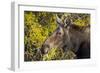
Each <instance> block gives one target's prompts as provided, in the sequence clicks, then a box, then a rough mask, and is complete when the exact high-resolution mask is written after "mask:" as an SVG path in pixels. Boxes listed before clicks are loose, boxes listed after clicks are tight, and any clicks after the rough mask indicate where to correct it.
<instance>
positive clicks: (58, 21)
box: [56, 15, 63, 26]
mask: <svg viewBox="0 0 100 73" xmlns="http://www.w3.org/2000/svg"><path fill="white" fill-rule="evenodd" d="M56 22H57V24H58V25H60V26H61V25H63V21H62V20H61V19H60V18H59V17H58V15H56Z"/></svg>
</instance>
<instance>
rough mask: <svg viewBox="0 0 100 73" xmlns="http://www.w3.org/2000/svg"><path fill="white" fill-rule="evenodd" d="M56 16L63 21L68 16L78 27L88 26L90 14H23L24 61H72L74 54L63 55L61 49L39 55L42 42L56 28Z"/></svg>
mask: <svg viewBox="0 0 100 73" xmlns="http://www.w3.org/2000/svg"><path fill="white" fill-rule="evenodd" d="M56 14H57V15H58V16H59V17H60V18H61V19H62V20H64V19H65V17H67V16H69V17H70V19H71V20H72V22H73V23H74V24H76V25H78V26H80V27H82V26H86V25H90V14H82V13H54V12H33V11H25V12H24V61H40V60H44V61H48V60H63V59H74V58H75V57H76V55H75V53H73V52H72V51H70V50H69V51H68V52H66V53H64V52H63V51H62V50H61V49H57V48H52V49H51V50H50V51H49V53H48V54H46V55H41V53H40V51H39V50H40V48H41V46H42V44H43V42H44V41H45V40H46V39H47V38H48V37H49V36H50V35H51V34H52V33H53V31H54V30H55V29H56V28H57V24H56Z"/></svg>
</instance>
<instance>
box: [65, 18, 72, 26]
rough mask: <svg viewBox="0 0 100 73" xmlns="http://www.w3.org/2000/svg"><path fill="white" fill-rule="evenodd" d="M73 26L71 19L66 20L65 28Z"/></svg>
mask: <svg viewBox="0 0 100 73" xmlns="http://www.w3.org/2000/svg"><path fill="white" fill-rule="evenodd" d="M71 24H72V20H71V19H70V18H65V20H64V27H67V26H70V25H71Z"/></svg>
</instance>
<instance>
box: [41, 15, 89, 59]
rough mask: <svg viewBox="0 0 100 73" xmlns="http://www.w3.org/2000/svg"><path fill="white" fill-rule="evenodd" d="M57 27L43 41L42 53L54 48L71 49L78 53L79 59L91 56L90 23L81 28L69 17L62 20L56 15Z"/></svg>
mask: <svg viewBox="0 0 100 73" xmlns="http://www.w3.org/2000/svg"><path fill="white" fill-rule="evenodd" d="M56 22H57V25H58V26H57V29H56V30H55V31H54V32H53V33H52V34H51V36H49V37H48V38H47V39H46V40H45V41H44V43H43V45H42V48H41V52H42V54H46V53H48V51H49V50H50V49H52V48H62V49H63V51H65V52H67V50H69V49H73V50H72V51H73V52H74V53H75V54H76V55H77V59H86V58H90V25H87V26H83V27H82V28H80V27H79V26H78V25H75V24H73V22H72V20H71V19H70V18H68V17H66V18H65V19H64V21H62V20H61V18H59V17H58V16H57V15H56Z"/></svg>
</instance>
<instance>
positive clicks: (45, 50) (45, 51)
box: [41, 44, 50, 54]
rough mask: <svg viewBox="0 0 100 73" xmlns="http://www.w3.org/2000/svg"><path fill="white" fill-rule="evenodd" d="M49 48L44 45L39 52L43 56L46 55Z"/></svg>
mask: <svg viewBox="0 0 100 73" xmlns="http://www.w3.org/2000/svg"><path fill="white" fill-rule="evenodd" d="M49 48H50V46H49V45H48V44H44V45H42V48H41V52H42V53H43V54H46V53H47V52H48V50H49Z"/></svg>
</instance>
